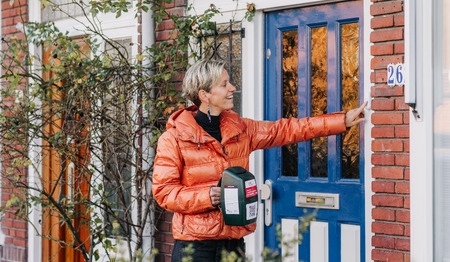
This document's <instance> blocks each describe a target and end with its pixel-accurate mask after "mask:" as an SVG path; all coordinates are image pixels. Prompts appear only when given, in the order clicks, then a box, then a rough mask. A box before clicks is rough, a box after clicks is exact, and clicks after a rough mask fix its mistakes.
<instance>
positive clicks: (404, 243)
mask: <svg viewBox="0 0 450 262" xmlns="http://www.w3.org/2000/svg"><path fill="white" fill-rule="evenodd" d="M395 249H397V250H405V251H409V250H410V245H409V239H407V238H397V239H395Z"/></svg>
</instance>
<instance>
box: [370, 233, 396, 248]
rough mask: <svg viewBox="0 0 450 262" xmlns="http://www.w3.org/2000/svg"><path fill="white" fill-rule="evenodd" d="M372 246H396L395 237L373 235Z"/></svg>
mask: <svg viewBox="0 0 450 262" xmlns="http://www.w3.org/2000/svg"><path fill="white" fill-rule="evenodd" d="M372 246H373V247H378V248H389V249H394V248H395V238H393V237H383V236H373V237H372Z"/></svg>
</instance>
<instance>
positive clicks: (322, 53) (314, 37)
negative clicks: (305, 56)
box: [311, 26, 328, 177]
mask: <svg viewBox="0 0 450 262" xmlns="http://www.w3.org/2000/svg"><path fill="white" fill-rule="evenodd" d="M326 113H327V28H326V27H325V26H323V27H316V28H311V116H312V117H314V116H318V115H322V114H326ZM327 141H328V139H327V137H319V138H315V139H312V140H311V176H313V177H327V176H328V167H327V158H328V150H327Z"/></svg>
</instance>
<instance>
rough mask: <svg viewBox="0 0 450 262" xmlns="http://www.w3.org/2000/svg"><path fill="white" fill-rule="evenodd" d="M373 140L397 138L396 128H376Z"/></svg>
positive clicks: (374, 128) (373, 130)
mask: <svg viewBox="0 0 450 262" xmlns="http://www.w3.org/2000/svg"><path fill="white" fill-rule="evenodd" d="M371 132H372V137H373V138H393V137H395V127H393V126H376V127H373V128H372V130H371Z"/></svg>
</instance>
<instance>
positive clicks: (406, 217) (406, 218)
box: [395, 210, 411, 223]
mask: <svg viewBox="0 0 450 262" xmlns="http://www.w3.org/2000/svg"><path fill="white" fill-rule="evenodd" d="M395 219H396V220H397V222H403V223H409V222H410V221H411V220H410V219H411V218H410V213H409V210H397V211H395Z"/></svg>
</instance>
